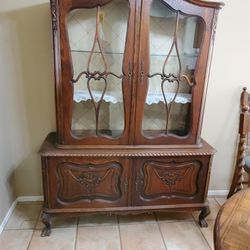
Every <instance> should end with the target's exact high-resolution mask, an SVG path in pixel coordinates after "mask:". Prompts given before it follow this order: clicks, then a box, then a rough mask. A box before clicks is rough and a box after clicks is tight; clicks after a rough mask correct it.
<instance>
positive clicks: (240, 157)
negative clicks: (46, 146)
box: [227, 87, 250, 198]
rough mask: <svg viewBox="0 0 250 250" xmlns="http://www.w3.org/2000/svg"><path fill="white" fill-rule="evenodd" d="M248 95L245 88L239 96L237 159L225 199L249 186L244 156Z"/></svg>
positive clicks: (249, 132) (248, 132) (249, 123)
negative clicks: (246, 185)
mask: <svg viewBox="0 0 250 250" xmlns="http://www.w3.org/2000/svg"><path fill="white" fill-rule="evenodd" d="M249 111H250V94H249V93H248V91H247V88H246V87H244V88H243V91H242V93H241V96H240V119H239V134H238V135H239V139H238V140H239V141H238V149H237V159H236V162H235V168H234V175H233V179H232V183H231V186H230V190H229V193H228V196H227V198H230V197H231V196H232V195H233V194H235V193H236V192H238V191H240V190H242V189H243V185H244V184H248V186H250V173H248V172H249V169H248V168H245V156H246V155H247V152H249V148H250V145H249V138H250V112H249ZM244 168H245V171H246V172H247V174H248V180H245V178H244V175H245V174H244Z"/></svg>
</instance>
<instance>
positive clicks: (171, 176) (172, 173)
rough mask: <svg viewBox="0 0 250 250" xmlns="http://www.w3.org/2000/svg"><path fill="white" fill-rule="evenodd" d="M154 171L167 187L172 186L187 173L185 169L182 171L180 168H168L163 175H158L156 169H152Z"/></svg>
mask: <svg viewBox="0 0 250 250" xmlns="http://www.w3.org/2000/svg"><path fill="white" fill-rule="evenodd" d="M154 172H155V174H156V175H157V176H158V177H159V179H160V180H162V181H163V183H164V184H166V185H168V186H169V187H171V186H174V185H176V183H177V182H178V181H181V180H183V179H184V178H185V175H186V174H187V170H186V171H185V172H184V173H183V171H181V170H168V171H166V172H165V173H163V175H159V173H158V172H157V170H156V169H154Z"/></svg>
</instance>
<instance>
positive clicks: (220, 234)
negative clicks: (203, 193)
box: [214, 188, 250, 250]
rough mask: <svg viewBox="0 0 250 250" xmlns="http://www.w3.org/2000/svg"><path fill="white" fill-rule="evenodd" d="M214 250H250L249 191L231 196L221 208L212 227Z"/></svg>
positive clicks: (245, 190)
mask: <svg viewBox="0 0 250 250" xmlns="http://www.w3.org/2000/svg"><path fill="white" fill-rule="evenodd" d="M214 245H215V249H216V250H224V249H225V250H230V249H232V250H237V249H245V250H247V249H250V189H249V188H248V189H244V190H242V191H240V192H238V193H237V194H235V195H233V196H232V197H231V198H230V199H229V200H227V201H226V203H225V204H224V205H223V206H222V207H221V209H220V211H219V213H218V215H217V218H216V221H215V227H214Z"/></svg>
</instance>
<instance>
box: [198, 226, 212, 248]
mask: <svg viewBox="0 0 250 250" xmlns="http://www.w3.org/2000/svg"><path fill="white" fill-rule="evenodd" d="M195 226H196V227H198V230H199V231H200V233H201V235H202V237H203V238H204V239H205V241H206V243H207V245H208V247H209V249H211V250H212V247H210V244H209V242H208V240H207V238H206V237H205V236H204V234H203V233H202V230H201V227H200V225H199V224H197V223H195ZM207 228H208V226H207Z"/></svg>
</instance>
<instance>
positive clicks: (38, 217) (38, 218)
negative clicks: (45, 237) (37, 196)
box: [27, 206, 42, 250]
mask: <svg viewBox="0 0 250 250" xmlns="http://www.w3.org/2000/svg"><path fill="white" fill-rule="evenodd" d="M41 214H42V206H41V208H40V212H39V213H38V216H37V219H36V223H35V226H34V228H33V232H32V235H31V238H30V241H29V244H28V247H27V250H28V249H29V248H30V244H31V241H32V239H33V237H34V234H35V232H36V230H38V231H40V229H36V228H37V224H38V223H39V221H40V218H41ZM40 237H42V236H40Z"/></svg>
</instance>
